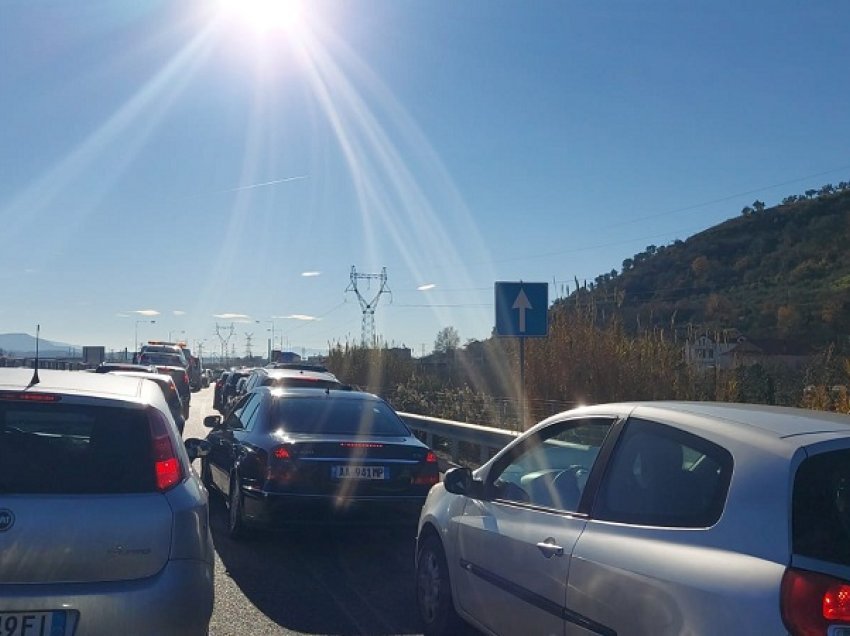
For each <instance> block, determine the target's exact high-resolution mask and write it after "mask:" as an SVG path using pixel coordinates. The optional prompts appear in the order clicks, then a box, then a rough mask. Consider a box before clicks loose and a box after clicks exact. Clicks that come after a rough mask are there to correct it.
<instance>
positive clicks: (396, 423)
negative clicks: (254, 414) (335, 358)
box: [268, 396, 410, 437]
mask: <svg viewBox="0 0 850 636" xmlns="http://www.w3.org/2000/svg"><path fill="white" fill-rule="evenodd" d="M278 428H282V429H283V430H285V431H286V432H288V433H311V434H316V435H377V436H392V437H406V436H409V435H410V431H409V430H408V429H407V427H406V426H405V425H404V423H402V422H401V420H399V418H398V417H397V416H396V415H395V413H393V412H392V410H391V409H390V408H388V407H387V405H386V404H384V403H382V402H375V401H372V400H348V399H333V398H331V397H327V396H322V397H316V398H301V397H298V398H288V399H287V398H282V399H278V400H277V401H276V402H275V406H274V409H273V415H272V417H271V419H270V420H269V428H268V430H270V431H273V430H277V429H278Z"/></svg>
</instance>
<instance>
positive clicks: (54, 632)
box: [0, 612, 65, 636]
mask: <svg viewBox="0 0 850 636" xmlns="http://www.w3.org/2000/svg"><path fill="white" fill-rule="evenodd" d="M64 635H65V612H0V636H64Z"/></svg>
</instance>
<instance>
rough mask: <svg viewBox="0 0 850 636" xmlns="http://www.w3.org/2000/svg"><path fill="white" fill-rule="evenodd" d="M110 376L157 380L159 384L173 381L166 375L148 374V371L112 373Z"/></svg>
mask: <svg viewBox="0 0 850 636" xmlns="http://www.w3.org/2000/svg"><path fill="white" fill-rule="evenodd" d="M112 375H122V376H125V377H130V378H143V379H145V380H159V381H161V382H170V383H172V384H173V383H174V379H173V378H172V377H171V376H170V375H168V374H167V373H150V372H148V371H114V372H112Z"/></svg>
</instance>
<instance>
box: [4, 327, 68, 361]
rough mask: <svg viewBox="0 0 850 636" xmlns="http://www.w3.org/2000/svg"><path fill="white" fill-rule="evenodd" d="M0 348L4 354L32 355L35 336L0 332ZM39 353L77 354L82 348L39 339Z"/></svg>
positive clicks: (46, 354) (45, 354)
mask: <svg viewBox="0 0 850 636" xmlns="http://www.w3.org/2000/svg"><path fill="white" fill-rule="evenodd" d="M0 349H2V350H3V352H4V353H5V354H6V355H15V356H34V355H35V336H31V335H29V334H28V333H0ZM38 351H39V355H44V356H57V355H62V356H68V355H71V356H78V355H80V353H81V351H82V348H81V347H78V346H75V345H70V344H68V343H65V342H53V341H52V340H45V339H43V338H42V339H41V340H40V341H39V343H38Z"/></svg>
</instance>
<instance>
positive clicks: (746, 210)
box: [741, 205, 753, 216]
mask: <svg viewBox="0 0 850 636" xmlns="http://www.w3.org/2000/svg"><path fill="white" fill-rule="evenodd" d="M752 214H753V209H752V208H751V207H750V206H748V205H745V206H744V207H743V209H742V210H741V216H752Z"/></svg>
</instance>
